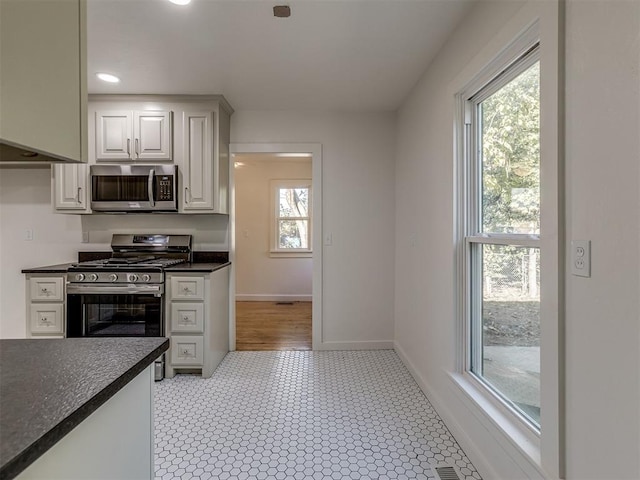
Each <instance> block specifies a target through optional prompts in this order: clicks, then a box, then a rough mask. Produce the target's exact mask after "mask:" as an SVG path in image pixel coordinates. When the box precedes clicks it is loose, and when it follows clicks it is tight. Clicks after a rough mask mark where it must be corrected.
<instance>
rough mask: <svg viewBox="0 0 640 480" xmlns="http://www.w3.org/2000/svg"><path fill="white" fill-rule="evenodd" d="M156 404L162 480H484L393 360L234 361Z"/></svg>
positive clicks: (176, 387)
mask: <svg viewBox="0 0 640 480" xmlns="http://www.w3.org/2000/svg"><path fill="white" fill-rule="evenodd" d="M155 402H156V407H155V438H156V440H155V455H156V458H155V468H156V471H155V473H156V479H163V480H166V479H174V478H180V479H258V480H263V479H276V480H281V479H314V480H315V479H327V480H328V479H332V480H333V479H353V480H356V479H409V478H416V479H435V478H437V477H436V475H435V474H434V472H433V471H432V469H431V468H432V465H434V466H435V465H438V466H441V465H443V464H448V465H450V466H455V470H456V471H457V473H458V475H459V476H460V478H463V479H465V480H480V475H479V474H478V472H477V471H476V470H475V468H474V467H473V465H471V462H470V461H469V459H468V458H467V457H466V455H465V454H464V452H463V451H462V450H461V449H460V447H459V446H458V444H457V442H456V441H455V439H454V438H453V437H452V435H451V434H450V433H449V431H448V430H447V427H446V426H445V425H444V423H443V422H442V420H441V419H440V417H439V416H438V415H437V413H436V412H435V411H434V409H433V408H432V407H431V405H430V403H429V401H428V400H427V399H426V397H425V396H424V394H423V393H422V391H421V390H420V388H419V387H418V385H417V384H416V383H415V381H414V380H413V377H412V376H411V374H410V373H409V372H408V370H407V369H406V368H405V367H404V365H403V364H402V362H401V361H400V358H399V357H398V356H397V355H396V353H395V352H394V351H392V350H377V351H330V352H309V351H299V352H293V351H291V352H231V353H229V354H228V355H227V356H226V357H225V359H224V360H223V362H222V363H221V364H220V366H219V367H218V369H217V370H216V371H215V373H214V374H213V376H212V377H211V378H209V379H207V380H203V379H202V378H200V377H199V376H195V375H176V377H175V378H173V379H165V380H163V381H162V382H158V383H157V384H156V396H155ZM449 471H451V469H449Z"/></svg>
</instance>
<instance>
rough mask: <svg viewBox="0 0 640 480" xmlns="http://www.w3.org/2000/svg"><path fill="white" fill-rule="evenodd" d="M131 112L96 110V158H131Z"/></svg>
mask: <svg viewBox="0 0 640 480" xmlns="http://www.w3.org/2000/svg"><path fill="white" fill-rule="evenodd" d="M132 120H133V112H131V111H119V110H114V111H106V112H96V160H131V140H132V137H133V121H132Z"/></svg>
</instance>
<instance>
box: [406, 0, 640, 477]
mask: <svg viewBox="0 0 640 480" xmlns="http://www.w3.org/2000/svg"><path fill="white" fill-rule="evenodd" d="M522 3H523V2H520V3H519V2H491V1H484V2H480V3H479V4H478V5H477V6H476V7H475V9H474V10H473V11H472V12H471V13H470V14H469V15H468V16H467V17H466V18H465V19H464V21H463V22H462V24H461V25H460V26H459V28H458V30H457V31H456V33H455V34H454V35H453V36H452V37H451V38H450V39H449V41H448V42H447V43H446V44H445V46H444V47H443V49H442V50H441V52H440V53H439V56H438V57H437V59H436V60H435V61H434V62H433V63H432V64H431V66H430V67H429V68H428V70H427V72H426V73H425V75H424V76H423V78H422V79H421V80H420V82H419V83H418V85H417V86H416V88H415V89H414V91H413V93H412V94H411V95H410V96H409V98H408V99H407V100H406V102H405V104H404V106H403V107H402V109H401V110H400V112H399V116H398V131H397V142H398V149H397V152H396V162H397V164H396V228H397V236H396V285H395V288H396V299H395V305H396V308H395V341H396V345H397V348H398V351H399V352H400V353H401V355H403V357H404V359H405V361H406V362H407V363H408V364H409V366H410V367H411V368H412V369H413V371H414V373H415V374H416V376H417V377H418V379H419V381H420V382H421V383H422V385H423V387H424V388H425V389H426V390H427V391H428V394H429V397H430V399H431V400H432V401H433V402H434V403H435V404H436V407H437V408H438V410H439V412H440V413H441V414H442V415H443V416H444V417H445V419H446V420H448V423H449V424H450V426H451V427H452V429H453V430H454V434H456V436H457V438H458V440H459V441H460V442H461V443H462V445H463V447H464V448H465V449H466V450H467V453H468V454H469V455H470V457H471V459H472V460H474V461H475V462H476V464H477V466H478V467H481V473H482V474H484V477H485V478H497V479H507V478H508V479H516V478H539V477H541V476H542V475H543V474H541V473H540V472H539V471H538V470H537V469H536V468H531V466H532V465H533V463H532V462H531V461H530V460H528V459H527V458H526V457H525V456H524V455H523V454H522V453H521V451H520V450H518V449H516V448H514V446H513V445H512V444H511V443H510V442H505V441H504V438H505V437H504V436H503V435H501V434H500V433H499V432H498V430H497V428H496V427H495V425H494V424H492V423H491V422H487V421H485V420H484V419H483V418H482V417H481V416H479V415H478V414H477V409H476V408H475V407H473V406H472V404H471V401H470V400H469V399H468V398H467V397H465V396H464V395H462V396H461V395H459V393H457V391H456V388H457V387H455V386H453V384H452V382H451V380H450V378H449V373H450V372H455V371H456V356H455V352H456V344H457V335H456V322H455V313H454V305H455V303H454V302H455V298H454V292H455V291H454V279H455V271H454V205H453V200H454V191H453V185H454V180H455V179H454V177H453V167H454V160H453V159H454V155H453V145H454V139H453V124H454V118H453V114H454V98H453V95H452V90H451V85H452V84H453V83H455V82H454V80H455V79H456V77H458V76H459V74H460V73H461V72H462V71H463V70H464V69H465V68H467V66H468V65H469V63H470V62H472V60H473V59H474V57H475V56H476V55H478V54H479V53H480V52H481V51H482V50H483V49H486V47H487V46H488V45H490V44H491V42H492V40H493V39H494V38H495V36H496V35H497V32H499V31H500V30H501V28H502V27H503V26H504V25H505V24H507V23H508V22H509V20H510V18H514V16H516V15H518V14H520V13H521V12H522V10H519V8H520V5H522ZM534 3H535V2H531V4H534ZM523 9H524V7H523ZM639 9H640V2H636V1H626V2H622V1H610V0H601V1H589V2H585V1H580V0H570V1H569V2H568V7H567V45H566V56H567V88H566V100H567V116H566V124H567V131H566V144H567V145H566V155H567V157H566V165H567V172H566V195H567V225H566V233H567V240H570V239H571V238H577V239H590V240H592V254H593V265H592V268H593V275H592V278H590V279H583V278H578V277H571V276H569V277H567V278H566V287H567V306H566V309H567V318H566V379H567V380H566V399H567V402H566V403H567V412H566V418H565V427H566V433H567V437H566V450H567V453H566V462H567V478H569V479H596V478H597V479H605V478H606V479H623V478H625V479H631V478H636V479H637V478H640V466H639V458H640V455H639V453H640V438H639V436H640V375H639V374H638V371H639V370H638V369H639V364H640V358H639V351H640V328H639V325H640V308H639V303H638V297H639V296H638V293H639V291H640V281H639V273H638V271H639V265H640V261H639V251H640V237H639V223H640V215H639V212H640V209H639V207H640V205H639V198H638V192H639V190H640V175H639V171H638V166H639V159H640V148H639V143H638V142H639V132H640V120H639V110H640V92H639V89H640V79H639V78H638V68H639V66H640V57H639V53H638V52H639V51H640V48H639V32H640V24H639V21H640V11H639ZM567 251H568V246H567ZM541 447H542V449H543V450H544V447H545V445H542V446H541ZM534 460H535V459H534Z"/></svg>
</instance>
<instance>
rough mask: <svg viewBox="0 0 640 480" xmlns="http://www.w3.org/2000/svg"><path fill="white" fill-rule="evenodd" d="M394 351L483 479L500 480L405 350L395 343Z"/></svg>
mask: <svg viewBox="0 0 640 480" xmlns="http://www.w3.org/2000/svg"><path fill="white" fill-rule="evenodd" d="M394 350H395V351H396V353H397V354H398V356H399V357H400V360H402V363H404V365H405V367H407V370H409V372H410V373H411V375H412V376H413V378H414V380H415V381H416V383H417V384H418V386H419V387H420V389H421V390H422V391H423V392H424V394H425V396H426V397H427V399H428V400H429V402H430V403H431V405H433V408H434V409H435V410H436V412H437V413H438V415H440V417H441V418H442V420H443V421H444V423H445V425H446V426H447V428H449V430H451V433H452V434H453V436H454V438H455V439H456V440H457V441H458V443H459V444H460V446H461V447H462V449H463V450H464V452H465V453H466V454H467V456H468V457H469V460H471V463H473V465H474V466H475V467H476V469H477V470H478V472H479V473H480V475H481V476H482V478H485V479H498V478H500V477H499V476H498V474H497V473H496V471H495V470H494V469H493V468H492V467H491V465H490V463H489V462H488V461H487V458H486V457H485V456H484V454H483V453H482V451H481V450H480V449H479V448H478V446H477V444H476V442H474V441H473V440H472V439H471V437H469V435H468V434H467V433H466V431H465V429H464V428H463V427H462V426H461V425H460V424H459V423H458V421H457V420H456V419H455V417H454V416H453V415H452V413H451V411H450V410H449V409H448V408H447V407H446V406H445V404H444V402H443V401H442V399H441V398H440V396H439V395H437V394H436V393H435V391H434V389H432V388H431V387H430V386H429V384H428V383H427V381H426V380H425V379H424V377H422V375H420V374H419V373H418V370H417V369H416V368H415V365H413V363H412V362H411V361H410V360H409V357H407V355H406V353H405V352H404V350H403V349H402V348H401V347H400V346H399V345H398V344H397V343H395V345H394Z"/></svg>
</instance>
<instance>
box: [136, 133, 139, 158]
mask: <svg viewBox="0 0 640 480" xmlns="http://www.w3.org/2000/svg"><path fill="white" fill-rule="evenodd" d="M135 142H136V158H140V152H139V150H138V139H137V138H136V140H135Z"/></svg>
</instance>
